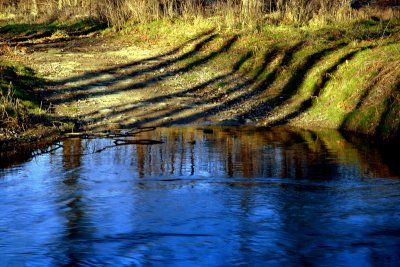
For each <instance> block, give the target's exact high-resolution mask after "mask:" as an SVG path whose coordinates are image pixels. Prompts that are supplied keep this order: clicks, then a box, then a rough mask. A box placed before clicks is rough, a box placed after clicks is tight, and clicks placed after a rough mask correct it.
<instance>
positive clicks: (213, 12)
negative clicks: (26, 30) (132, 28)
mask: <svg viewBox="0 0 400 267" xmlns="http://www.w3.org/2000/svg"><path fill="white" fill-rule="evenodd" d="M16 2H17V3H18V4H15V3H14V4H10V3H11V2H10V3H9V4H4V5H0V13H1V14H3V16H5V17H10V15H14V16H15V15H18V16H19V17H23V18H24V19H28V20H32V19H34V20H36V21H38V20H39V21H46V20H47V21H52V20H55V19H61V20H66V19H70V18H71V17H88V16H89V17H97V18H101V19H103V20H104V21H107V22H108V24H109V25H111V26H114V27H116V28H122V27H123V25H124V24H125V22H126V21H131V22H134V23H140V22H148V21H153V20H159V19H163V18H170V19H175V18H183V19H193V18H199V17H202V18H208V17H213V18H216V20H217V21H218V22H219V23H220V24H223V25H224V26H227V27H229V28H231V27H243V26H245V27H251V28H254V27H257V26H259V25H262V24H263V23H264V24H265V23H273V24H278V23H290V24H302V25H303V24H309V23H311V24H313V25H322V24H326V23H331V22H343V21H350V20H355V19H360V18H366V17H370V16H376V17H379V18H381V19H385V20H387V19H391V18H394V17H400V14H399V13H400V10H399V9H395V8H390V7H383V6H381V7H379V8H377V7H375V8H361V9H359V10H354V9H352V8H351V7H350V1H349V0H308V1H306V0H218V1H217V0H208V1H206V0H186V1H182V0H98V1H95V0H86V1H73V0H71V1H59V0H50V1H49V0H47V1H45V0H37V3H38V10H37V12H36V10H33V7H32V5H31V4H30V3H31V2H30V1H26V0H20V1H16ZM36 13H37V15H36Z"/></svg>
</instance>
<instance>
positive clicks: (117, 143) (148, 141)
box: [93, 139, 164, 154]
mask: <svg viewBox="0 0 400 267" xmlns="http://www.w3.org/2000/svg"><path fill="white" fill-rule="evenodd" d="M163 143H164V142H162V141H158V140H151V139H139V140H121V139H117V140H114V145H111V146H105V147H103V148H101V149H98V150H96V151H95V152H94V153H101V152H103V151H104V150H106V149H109V148H113V147H117V146H126V145H158V144H163ZM94 153H93V154H94Z"/></svg>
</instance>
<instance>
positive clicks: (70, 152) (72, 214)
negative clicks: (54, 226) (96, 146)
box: [60, 138, 90, 265]
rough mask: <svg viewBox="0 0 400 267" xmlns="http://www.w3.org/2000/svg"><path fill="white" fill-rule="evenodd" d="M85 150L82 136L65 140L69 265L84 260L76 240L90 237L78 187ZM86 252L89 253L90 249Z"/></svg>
mask: <svg viewBox="0 0 400 267" xmlns="http://www.w3.org/2000/svg"><path fill="white" fill-rule="evenodd" d="M83 150H84V149H83V146H82V139H80V138H69V139H65V140H64V142H63V152H62V163H63V168H64V170H65V172H64V173H65V176H64V180H63V183H64V185H65V187H63V188H60V196H61V198H62V199H64V198H66V197H67V198H68V199H69V200H68V202H67V203H66V206H67V207H68V209H66V211H65V214H64V216H65V219H66V238H67V239H68V241H69V242H68V243H66V247H65V253H66V258H67V261H68V262H69V265H75V264H77V263H78V262H79V261H80V260H82V256H81V255H82V252H83V251H82V248H81V247H79V246H78V245H76V244H75V241H76V240H81V239H86V238H88V236H87V235H88V233H90V231H87V229H85V226H84V224H85V217H86V214H85V210H86V207H85V205H84V204H83V202H82V198H83V196H82V191H81V190H79V189H78V184H79V178H80V177H81V173H80V172H81V170H80V167H81V164H82V155H83V152H84V151H83ZM85 250H86V249H85ZM84 252H85V253H89V251H84ZM63 264H64V263H63Z"/></svg>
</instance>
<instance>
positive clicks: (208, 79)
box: [18, 33, 256, 131]
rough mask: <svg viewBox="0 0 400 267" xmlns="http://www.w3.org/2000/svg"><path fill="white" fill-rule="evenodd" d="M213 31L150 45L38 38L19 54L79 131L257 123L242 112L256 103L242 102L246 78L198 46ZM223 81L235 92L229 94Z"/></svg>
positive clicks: (57, 108) (59, 111)
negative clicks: (166, 44)
mask: <svg viewBox="0 0 400 267" xmlns="http://www.w3.org/2000/svg"><path fill="white" fill-rule="evenodd" d="M210 36H211V35H210V33H204V34H202V35H199V36H197V37H194V38H193V39H191V40H188V41H187V42H185V43H184V44H182V45H181V46H179V47H166V48H151V49H145V48H143V47H142V48H140V47H136V46H133V45H128V46H127V45H126V44H125V45H123V44H120V43H118V42H115V41H109V40H106V39H102V38H95V37H80V38H76V39H72V40H67V41H61V42H40V41H37V42H36V43H35V44H31V45H29V46H27V49H25V50H24V54H23V55H19V56H18V58H19V60H21V61H23V63H24V64H25V65H27V66H29V67H31V68H32V69H34V70H35V71H36V72H37V73H38V74H39V75H40V76H42V77H44V78H45V79H47V80H48V81H49V83H48V85H46V86H45V87H44V88H41V89H38V90H37V92H36V93H37V94H39V95H40V96H41V97H42V98H44V99H45V100H46V101H47V102H48V104H49V105H50V109H51V110H52V111H53V112H54V114H55V115H56V117H58V118H60V120H63V119H67V118H69V119H73V120H75V121H76V123H77V124H78V125H79V126H80V128H81V129H82V130H87V131H101V130H106V129H122V128H137V127H150V126H152V127H153V126H171V125H182V124H221V125H241V124H244V123H248V124H255V123H256V122H255V121H252V120H251V119H246V118H242V117H240V116H238V114H239V110H241V111H244V110H245V109H246V107H247V109H249V110H250V109H251V106H252V105H253V104H254V101H252V102H249V103H246V104H244V101H242V100H240V99H241V97H240V95H244V94H246V92H245V91H246V90H249V89H248V88H246V81H245V78H244V77H241V76H240V75H239V74H236V73H234V72H232V68H231V67H224V66H220V67H219V68H212V67H210V65H209V64H205V63H206V62H207V61H209V60H212V57H214V56H216V54H215V53H213V52H210V53H206V52H204V53H203V54H199V53H200V52H199V51H197V50H196V49H197V48H198V46H199V44H200V43H202V42H207V41H208V40H209V39H211V37H210ZM231 41H232V40H231ZM229 42H230V40H227V44H225V45H229ZM232 42H233V41H232ZM217 69H218V70H217ZM226 84H229V86H233V87H235V86H236V87H237V88H236V89H237V90H236V89H235V90H232V89H230V90H231V92H232V93H230V94H228V93H227V88H225V87H226ZM243 90H244V91H243Z"/></svg>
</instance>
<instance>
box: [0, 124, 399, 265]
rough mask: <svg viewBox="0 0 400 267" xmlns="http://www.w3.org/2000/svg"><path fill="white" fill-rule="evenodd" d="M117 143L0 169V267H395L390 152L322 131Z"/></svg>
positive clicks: (72, 146) (203, 132) (77, 147)
mask: <svg viewBox="0 0 400 267" xmlns="http://www.w3.org/2000/svg"><path fill="white" fill-rule="evenodd" d="M125 135H132V136H131V137H126V136H119V137H118V136H114V137H113V138H111V139H110V138H87V139H82V138H69V139H65V140H63V141H61V142H58V143H57V144H54V145H53V146H51V147H49V148H48V149H47V153H43V154H40V155H36V156H35V157H32V158H30V159H25V158H24V160H23V161H22V162H18V161H14V162H10V160H8V161H7V167H5V165H6V164H5V163H4V162H6V159H0V160H2V161H3V165H2V166H3V167H2V168H1V169H0V197H1V201H0V266H399V265H400V180H399V178H400V171H399V164H398V162H397V160H396V158H395V156H394V155H395V154H394V153H390V152H391V151H384V150H383V149H378V148H377V147H374V146H373V145H370V144H367V143H364V142H362V141H360V140H357V139H354V138H352V139H349V138H344V137H343V136H342V135H341V134H339V133H337V132H331V131H319V132H311V131H294V130H290V129H272V130H271V129H262V128H165V129H150V128H149V129H143V130H138V131H137V132H135V133H125ZM108 137H110V136H108ZM116 139H117V140H119V141H115V140H116ZM153 141H160V142H162V143H158V142H153ZM392 152H395V151H392Z"/></svg>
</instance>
